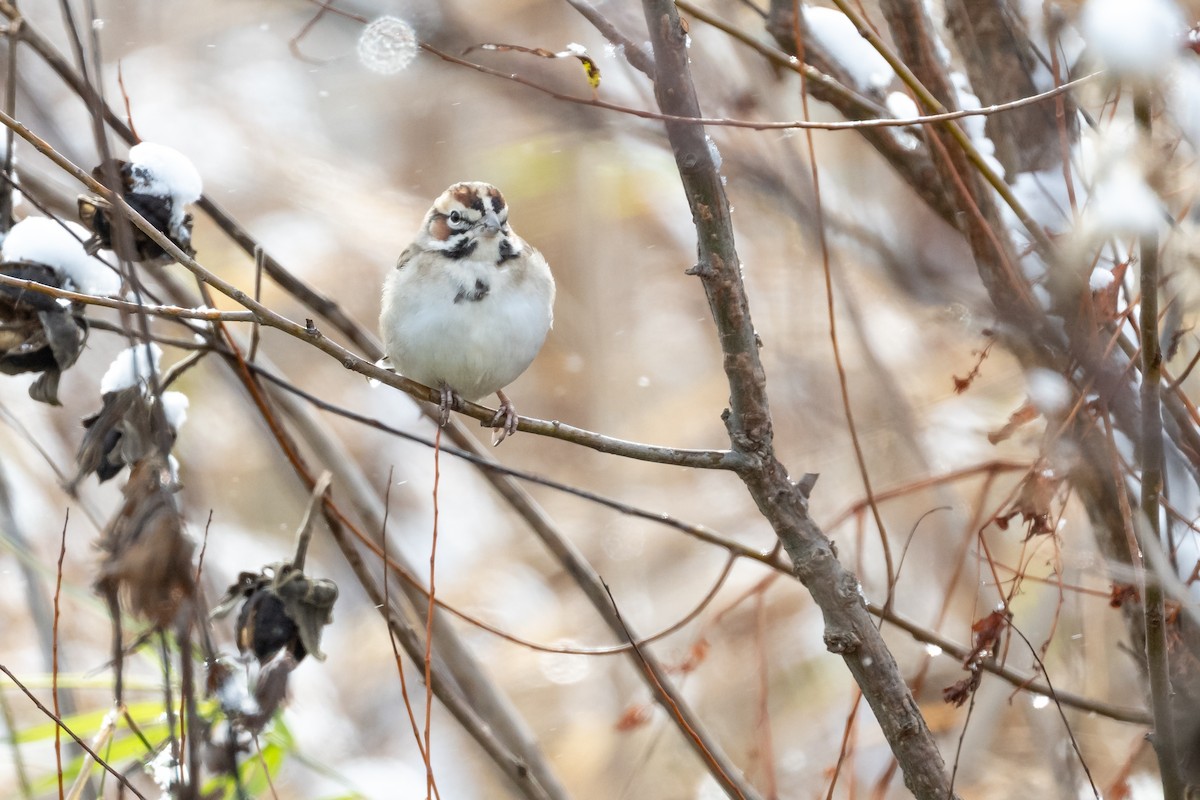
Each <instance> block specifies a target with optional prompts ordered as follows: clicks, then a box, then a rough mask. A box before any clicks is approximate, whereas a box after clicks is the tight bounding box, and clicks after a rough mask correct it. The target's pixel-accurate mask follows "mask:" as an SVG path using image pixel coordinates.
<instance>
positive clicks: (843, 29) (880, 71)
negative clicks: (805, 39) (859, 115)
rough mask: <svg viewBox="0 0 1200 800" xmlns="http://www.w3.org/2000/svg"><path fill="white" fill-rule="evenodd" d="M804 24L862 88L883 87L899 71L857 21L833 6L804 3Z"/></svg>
mask: <svg viewBox="0 0 1200 800" xmlns="http://www.w3.org/2000/svg"><path fill="white" fill-rule="evenodd" d="M804 24H805V25H807V26H808V29H809V31H810V32H811V33H812V35H813V37H814V38H815V39H816V40H817V41H818V42H820V44H821V46H822V47H824V48H825V49H826V50H828V51H829V55H830V56H831V57H832V58H833V59H834V60H836V61H837V62H838V63H839V64H841V65H842V67H843V68H845V69H846V70H848V71H849V72H850V75H851V77H853V78H854V83H855V84H856V85H857V86H858V88H860V89H883V88H884V87H886V86H888V85H889V84H890V83H891V82H892V79H893V78H894V77H895V75H896V73H895V71H893V70H892V66H891V65H890V64H888V63H887V61H886V60H885V59H884V57H883V56H881V55H879V51H877V50H876V49H875V48H874V47H873V46H872V45H871V43H870V42H868V41H867V40H866V39H864V38H863V37H862V36H861V35H860V34H859V32H858V29H857V28H855V27H854V23H853V22H851V21H850V18H849V17H847V16H846V15H845V14H843V13H842V12H840V11H837V10H835V9H832V8H816V7H812V6H807V5H806V6H804Z"/></svg>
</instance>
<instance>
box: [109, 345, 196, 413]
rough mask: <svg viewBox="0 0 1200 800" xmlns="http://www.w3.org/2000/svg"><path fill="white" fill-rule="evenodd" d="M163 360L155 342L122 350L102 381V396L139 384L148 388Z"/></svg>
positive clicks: (160, 349)
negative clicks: (152, 375) (151, 377)
mask: <svg viewBox="0 0 1200 800" xmlns="http://www.w3.org/2000/svg"><path fill="white" fill-rule="evenodd" d="M161 360H162V348H160V347H159V346H158V345H156V344H154V343H153V342H151V343H150V344H138V345H134V346H133V347H128V348H126V349H124V350H122V351H121V352H120V353H117V357H116V358H115V359H113V362H112V364H111V365H109V368H108V371H107V372H105V373H104V377H103V378H101V379H100V394H101V395H106V394H108V393H109V392H119V391H121V390H122V389H128V388H129V387H130V386H137V385H138V384H141V385H142V386H143V387H145V386H148V385H149V383H150V375H151V374H155V375H157V374H158V372H159V369H158V362H159V361H161ZM176 394H177V393H176ZM185 399H186V398H185ZM185 408H186V406H185Z"/></svg>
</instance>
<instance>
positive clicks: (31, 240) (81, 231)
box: [0, 217, 121, 295]
mask: <svg viewBox="0 0 1200 800" xmlns="http://www.w3.org/2000/svg"><path fill="white" fill-rule="evenodd" d="M90 235H91V233H90V232H89V231H88V230H87V229H86V228H84V227H83V226H82V225H79V224H77V223H74V222H57V221H55V220H52V219H50V218H49V217H26V218H25V219H23V220H21V221H20V222H18V223H17V224H16V225H14V226H13V228H12V230H11V231H9V232H8V236H7V237H5V239H4V247H3V248H2V249H0V258H3V259H4V260H5V261H34V262H37V263H38V264H45V265H46V266H48V267H51V268H52V269H54V270H55V271H57V272H58V273H59V274H61V275H62V276H63V277H64V278H67V279H68V280H70V282H71V288H73V289H74V290H75V291H77V292H82V293H83V294H94V295H114V294H117V293H118V292H119V291H120V290H121V278H120V276H119V275H118V274H117V273H116V271H115V270H113V269H112V268H110V267H109V266H108V265H107V264H105V263H104V262H103V261H101V260H100V259H98V258H95V257H93V256H89V255H88V254H87V253H85V252H84V250H83V242H84V241H85V240H86V239H87V238H88V237H89V236H90Z"/></svg>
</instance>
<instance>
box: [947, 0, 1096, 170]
mask: <svg viewBox="0 0 1200 800" xmlns="http://www.w3.org/2000/svg"><path fill="white" fill-rule="evenodd" d="M1015 15H1016V12H1015V11H1014V9H1013V8H1012V6H1011V4H1009V3H1008V2H1006V0H948V2H947V3H946V23H947V25H948V27H949V29H950V33H951V35H952V36H953V37H954V40H955V43H956V44H957V45H958V51H959V52H960V53H962V55H963V65H964V66H965V67H966V70H967V75H968V77H970V79H971V86H972V88H973V90H974V92H975V94H976V95H978V96H979V101H980V102H981V103H983V105H985V106H987V105H995V104H998V103H1004V102H1007V101H1009V100H1016V99H1018V98H1021V97H1029V96H1030V95H1033V94H1037V91H1038V90H1037V87H1036V86H1034V83H1033V77H1032V75H1033V70H1034V69H1035V68H1036V66H1037V54H1036V51H1035V49H1034V45H1033V43H1032V42H1030V41H1029V38H1028V37H1027V36H1026V35H1025V32H1024V31H1023V30H1022V29H1021V26H1020V25H1019V24H1018V23H1017V22H1016V20H1015V19H1014V17H1015ZM1061 100H1062V102H1064V103H1066V104H1069V107H1070V109H1071V113H1069V114H1064V116H1063V125H1064V126H1066V127H1068V128H1072V129H1073V128H1074V127H1075V126H1074V124H1073V121H1074V119H1075V114H1074V103H1073V102H1072V101H1071V98H1070V96H1069V95H1068V96H1066V97H1065V98H1061ZM1058 132H1059V119H1058V115H1057V113H1056V110H1055V106H1054V105H1050V104H1044V105H1043V104H1034V105H1030V106H1025V107H1024V108H1018V109H1014V110H1012V111H1010V112H1008V113H1006V114H993V115H992V116H990V117H988V120H987V134H988V138H989V139H991V140H992V142H993V143H994V144H995V145H996V158H997V159H999V161H1000V163H1001V164H1003V165H1004V169H1005V171H1006V172H1007V173H1008V174H1009V175H1013V174H1016V173H1018V172H1028V171H1032V170H1039V169H1045V168H1047V167H1050V166H1053V165H1057V164H1058V163H1059V162H1060V160H1061V159H1060V155H1061V154H1060V153H1059V148H1058V144H1059V141H1058ZM1073 133H1074V132H1073V131H1072V136H1073Z"/></svg>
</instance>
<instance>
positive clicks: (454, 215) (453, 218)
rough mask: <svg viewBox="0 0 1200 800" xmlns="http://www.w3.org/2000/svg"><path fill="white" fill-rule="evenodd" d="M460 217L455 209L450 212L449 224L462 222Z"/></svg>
mask: <svg viewBox="0 0 1200 800" xmlns="http://www.w3.org/2000/svg"><path fill="white" fill-rule="evenodd" d="M462 218H463V216H462V214H460V213H459V212H457V211H451V212H450V224H451V225H457V224H458V223H460V222H462Z"/></svg>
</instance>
